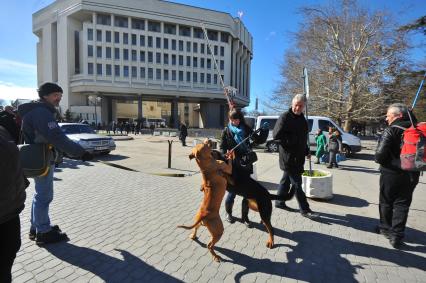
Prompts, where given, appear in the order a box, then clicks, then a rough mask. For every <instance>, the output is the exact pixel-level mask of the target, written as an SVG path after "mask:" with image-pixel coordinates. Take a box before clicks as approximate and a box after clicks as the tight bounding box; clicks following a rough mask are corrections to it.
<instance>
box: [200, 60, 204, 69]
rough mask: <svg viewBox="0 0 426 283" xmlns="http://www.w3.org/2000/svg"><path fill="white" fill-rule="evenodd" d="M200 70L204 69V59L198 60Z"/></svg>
mask: <svg viewBox="0 0 426 283" xmlns="http://www.w3.org/2000/svg"><path fill="white" fill-rule="evenodd" d="M200 68H204V58H200Z"/></svg>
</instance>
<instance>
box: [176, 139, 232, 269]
mask: <svg viewBox="0 0 426 283" xmlns="http://www.w3.org/2000/svg"><path fill="white" fill-rule="evenodd" d="M189 158H190V159H193V158H195V160H196V162H197V164H198V167H199V168H200V172H201V175H202V178H203V183H202V191H203V193H204V198H203V201H202V202H201V205H200V209H199V210H198V212H197V214H196V216H195V219H194V220H195V221H194V224H193V225H191V226H183V225H180V226H178V228H184V229H192V228H194V232H193V233H192V234H191V235H190V236H189V237H190V238H191V239H195V238H196V237H197V229H198V228H199V227H200V225H201V224H203V225H204V226H206V227H207V229H208V230H209V232H210V234H211V236H212V239H211V241H210V243H209V244H208V245H207V248H208V249H209V251H210V253H211V254H212V256H213V260H214V261H218V262H219V261H220V260H221V258H220V257H219V256H218V255H217V254H216V253H215V252H214V250H213V247H214V245H215V244H216V243H217V242H218V241H219V239H220V238H221V237H222V234H223V223H222V220H221V219H220V215H219V209H220V205H221V203H222V199H223V196H224V195H225V190H226V186H227V181H226V179H225V177H224V174H231V173H232V164H231V162H229V164H228V163H227V162H224V161H221V160H216V159H214V158H213V156H212V150H211V147H210V146H209V141H208V140H206V141H204V143H203V144H197V145H196V146H195V147H194V148H193V149H192V153H191V154H190V155H189Z"/></svg>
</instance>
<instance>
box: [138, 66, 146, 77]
mask: <svg viewBox="0 0 426 283" xmlns="http://www.w3.org/2000/svg"><path fill="white" fill-rule="evenodd" d="M139 76H140V77H141V79H145V67H141V68H140V69H139Z"/></svg>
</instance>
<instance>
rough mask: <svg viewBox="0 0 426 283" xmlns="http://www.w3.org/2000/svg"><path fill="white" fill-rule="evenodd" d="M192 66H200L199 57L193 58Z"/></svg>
mask: <svg viewBox="0 0 426 283" xmlns="http://www.w3.org/2000/svg"><path fill="white" fill-rule="evenodd" d="M192 67H194V68H197V67H198V58H197V57H193V58H192Z"/></svg>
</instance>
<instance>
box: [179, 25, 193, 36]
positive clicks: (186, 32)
mask: <svg viewBox="0 0 426 283" xmlns="http://www.w3.org/2000/svg"><path fill="white" fill-rule="evenodd" d="M179 35H182V36H191V28H190V27H187V26H179Z"/></svg>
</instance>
